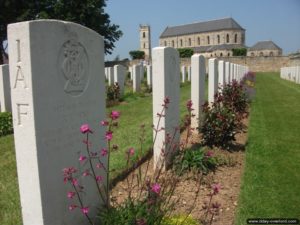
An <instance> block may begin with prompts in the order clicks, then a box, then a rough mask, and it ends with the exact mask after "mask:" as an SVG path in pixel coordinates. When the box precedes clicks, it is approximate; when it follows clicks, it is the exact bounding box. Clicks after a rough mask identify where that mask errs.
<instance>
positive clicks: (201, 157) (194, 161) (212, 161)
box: [174, 149, 217, 175]
mask: <svg viewBox="0 0 300 225" xmlns="http://www.w3.org/2000/svg"><path fill="white" fill-rule="evenodd" d="M216 167H217V161H216V158H215V157H214V156H213V152H212V151H207V152H205V151H203V150H202V149H186V150H185V151H182V152H180V153H179V154H178V155H177V156H176V158H175V161H174V169H175V171H176V172H177V173H178V174H179V175H182V174H183V173H184V172H188V171H196V172H198V173H199V171H202V172H203V173H207V172H209V171H211V170H215V169H216Z"/></svg>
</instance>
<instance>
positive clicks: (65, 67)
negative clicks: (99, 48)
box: [58, 34, 89, 96]
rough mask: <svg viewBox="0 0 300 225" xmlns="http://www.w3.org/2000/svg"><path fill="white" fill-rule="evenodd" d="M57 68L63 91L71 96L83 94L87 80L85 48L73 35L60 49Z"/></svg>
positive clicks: (87, 70) (87, 67)
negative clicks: (63, 81) (62, 82)
mask: <svg viewBox="0 0 300 225" xmlns="http://www.w3.org/2000/svg"><path fill="white" fill-rule="evenodd" d="M58 64H59V65H58V67H59V70H60V74H61V76H63V77H64V80H65V84H64V91H65V93H68V94H70V95H72V96H78V95H80V94H82V93H83V92H84V90H85V89H86V87H87V84H88V79H89V77H88V76H89V63H88V57H87V53H86V50H85V48H84V47H83V45H82V44H81V43H80V42H79V41H78V38H77V36H76V35H75V34H71V35H70V38H69V40H67V41H66V42H65V43H64V44H63V45H62V47H61V50H60V55H59V61H58Z"/></svg>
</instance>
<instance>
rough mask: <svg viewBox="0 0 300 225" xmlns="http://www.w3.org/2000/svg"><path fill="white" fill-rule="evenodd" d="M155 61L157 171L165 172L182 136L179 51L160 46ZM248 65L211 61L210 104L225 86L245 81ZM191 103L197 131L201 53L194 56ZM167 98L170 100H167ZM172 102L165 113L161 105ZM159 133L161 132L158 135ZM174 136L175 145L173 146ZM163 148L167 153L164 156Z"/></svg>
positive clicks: (203, 71) (202, 96)
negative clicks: (180, 132) (180, 127)
mask: <svg viewBox="0 0 300 225" xmlns="http://www.w3.org/2000/svg"><path fill="white" fill-rule="evenodd" d="M152 58H153V90H152V91H153V124H154V127H156V129H155V130H154V131H153V139H155V140H156V142H155V143H154V149H153V153H154V168H160V167H162V168H164V169H166V168H167V167H168V166H169V165H170V164H171V159H172V153H173V152H174V151H176V148H175V149H174V146H177V148H178V146H179V142H180V134H179V131H178V129H176V128H179V124H180V117H179V101H180V100H179V98H180V69H179V67H180V66H179V55H178V51H177V50H176V49H174V48H170V47H157V48H154V49H153V50H152ZM248 71H249V68H248V67H247V66H243V65H238V64H234V63H230V62H224V61H222V60H220V61H218V60H217V59H215V58H212V59H209V61H208V102H209V103H212V102H214V97H215V94H216V93H217V91H218V88H219V90H222V88H223V87H224V85H226V84H229V83H231V82H232V81H234V80H236V81H237V82H240V81H242V79H243V78H244V76H245V75H246V74H247V73H248ZM190 74H191V78H190V79H191V101H192V104H193V106H192V108H193V109H194V111H193V114H194V115H195V116H194V117H192V121H191V126H192V128H197V127H199V126H200V124H201V118H203V115H202V105H203V104H204V102H205V75H206V68H205V58H204V57H203V56H202V55H200V54H194V55H193V56H192V57H191V72H190ZM166 99H167V100H166ZM164 101H165V102H166V101H167V102H169V103H168V106H167V107H166V108H165V111H164V112H163V114H164V115H163V116H158V115H159V114H157V113H158V112H161V108H162V103H163V102H164ZM158 123H159V124H158ZM157 131H159V132H157ZM170 137H172V143H170V140H169V139H170ZM162 149H164V152H163V154H162Z"/></svg>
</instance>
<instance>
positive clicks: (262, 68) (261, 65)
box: [181, 56, 300, 72]
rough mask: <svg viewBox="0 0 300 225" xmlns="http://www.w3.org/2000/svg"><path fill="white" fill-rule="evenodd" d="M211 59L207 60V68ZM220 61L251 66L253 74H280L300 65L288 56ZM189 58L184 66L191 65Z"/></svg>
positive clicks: (184, 61) (183, 61) (183, 60)
mask: <svg viewBox="0 0 300 225" xmlns="http://www.w3.org/2000/svg"><path fill="white" fill-rule="evenodd" d="M208 59H209V58H206V59H205V61H206V68H207V62H208ZM218 59H219V60H224V61H226V62H232V63H236V64H240V65H245V66H249V69H250V71H253V72H279V71H280V68H281V67H286V66H291V65H300V58H299V59H290V58H289V57H288V56H273V57H248V56H236V57H218ZM190 63H191V60H190V59H189V58H186V59H181V64H182V65H190Z"/></svg>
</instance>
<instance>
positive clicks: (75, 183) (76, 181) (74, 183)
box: [72, 178, 79, 186]
mask: <svg viewBox="0 0 300 225" xmlns="http://www.w3.org/2000/svg"><path fill="white" fill-rule="evenodd" d="M72 184H73V185H74V186H78V184H79V183H78V180H77V179H76V178H73V179H72Z"/></svg>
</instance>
